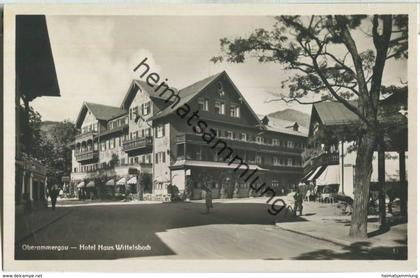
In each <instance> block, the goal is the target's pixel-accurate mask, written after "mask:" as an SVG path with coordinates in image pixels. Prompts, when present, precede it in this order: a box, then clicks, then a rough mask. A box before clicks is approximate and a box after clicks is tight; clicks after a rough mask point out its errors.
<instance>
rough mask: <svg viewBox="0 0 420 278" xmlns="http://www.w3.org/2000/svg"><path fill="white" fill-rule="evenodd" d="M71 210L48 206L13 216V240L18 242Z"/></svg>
mask: <svg viewBox="0 0 420 278" xmlns="http://www.w3.org/2000/svg"><path fill="white" fill-rule="evenodd" d="M70 212H71V209H70V208H56V209H55V210H52V209H51V207H50V206H49V207H48V209H47V208H41V209H37V210H34V211H32V212H30V213H25V214H18V215H16V217H15V242H19V241H21V240H23V239H25V238H27V237H29V236H31V235H33V234H35V233H36V232H38V231H39V230H42V229H43V228H45V227H47V226H48V225H49V224H51V223H54V222H56V221H58V220H60V219H61V218H62V217H64V216H66V215H67V214H69V213H70Z"/></svg>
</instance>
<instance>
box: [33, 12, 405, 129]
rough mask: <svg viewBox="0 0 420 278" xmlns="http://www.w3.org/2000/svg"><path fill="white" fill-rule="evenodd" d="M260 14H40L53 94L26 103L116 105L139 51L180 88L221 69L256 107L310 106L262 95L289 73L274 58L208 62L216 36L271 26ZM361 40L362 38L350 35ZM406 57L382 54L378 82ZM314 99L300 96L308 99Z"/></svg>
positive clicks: (54, 117)
mask: <svg viewBox="0 0 420 278" xmlns="http://www.w3.org/2000/svg"><path fill="white" fill-rule="evenodd" d="M273 23H274V19H273V18H272V17H265V16H47V26H48V32H49V36H50V41H51V47H52V52H53V56H54V62H55V66H56V71H57V77H58V83H59V87H60V92H61V97H41V98H37V99H35V100H34V101H33V103H32V105H33V107H34V108H35V110H37V111H38V112H39V113H40V114H41V116H42V120H44V121H45V120H50V121H62V120H71V121H75V120H76V118H77V115H78V113H79V111H80V108H81V106H82V103H83V102H84V101H86V102H94V103H101V104H106V105H112V106H120V104H121V102H122V100H123V98H124V95H125V93H126V92H127V90H128V87H129V85H130V83H131V80H132V79H133V78H139V76H138V74H137V73H136V72H133V69H134V68H135V66H136V65H138V64H139V63H140V62H141V61H142V60H143V59H144V58H147V59H148V60H147V62H148V64H149V65H150V71H151V72H157V73H158V74H159V75H160V76H161V77H162V78H167V79H168V81H167V83H168V84H169V85H170V86H172V87H175V88H178V89H181V88H183V87H185V86H188V85H189V84H192V83H194V82H196V81H199V80H201V79H203V78H206V77H208V76H210V75H213V74H216V73H218V72H221V71H223V70H225V71H226V72H227V73H228V75H229V76H230V77H231V79H232V80H233V82H234V83H235V84H236V86H237V87H238V89H239V90H240V91H241V93H242V94H243V95H244V97H245V99H246V100H247V101H248V103H249V104H250V105H251V107H252V108H253V109H254V111H255V112H256V113H257V114H262V115H263V114H268V113H271V112H275V111H279V110H283V109H286V108H292V109H296V110H299V111H302V112H306V113H310V110H311V106H309V105H299V104H296V103H293V104H285V103H283V102H270V103H266V101H267V100H269V99H271V98H273V95H272V92H275V93H287V91H285V90H287V89H286V88H283V89H282V88H281V82H282V81H283V80H285V79H286V78H287V77H288V76H290V71H285V70H284V69H283V68H282V66H281V65H280V64H274V63H270V64H260V63H258V62H257V61H256V60H255V59H248V60H246V62H245V63H242V64H230V63H219V64H213V63H212V62H210V61H209V59H210V58H211V57H213V56H216V55H219V54H220V38H223V37H228V38H235V37H239V36H247V35H249V34H250V33H251V32H252V31H253V30H254V29H255V28H271V27H272V25H273ZM355 40H356V42H357V43H358V44H361V45H362V46H365V45H368V44H369V42H370V39H369V38H367V37H366V35H364V34H363V33H361V32H359V33H357V34H355ZM406 67H407V64H406V63H405V62H401V61H398V62H396V61H392V60H389V61H388V62H387V64H386V69H385V74H384V83H385V84H399V83H400V80H403V81H404V80H406V75H407V69H406ZM313 99H314V98H309V99H306V100H305V101H311V100H313Z"/></svg>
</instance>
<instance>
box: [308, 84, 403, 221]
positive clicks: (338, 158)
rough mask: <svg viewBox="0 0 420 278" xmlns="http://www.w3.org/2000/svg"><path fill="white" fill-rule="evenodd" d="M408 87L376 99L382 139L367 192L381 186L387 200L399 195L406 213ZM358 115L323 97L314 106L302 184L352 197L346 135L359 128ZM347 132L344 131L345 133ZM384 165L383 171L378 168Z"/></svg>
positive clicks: (351, 155)
mask: <svg viewBox="0 0 420 278" xmlns="http://www.w3.org/2000/svg"><path fill="white" fill-rule="evenodd" d="M406 108H407V90H396V92H395V93H393V94H391V95H388V96H386V97H384V98H383V99H382V100H381V101H380V109H379V115H378V119H379V122H380V124H381V126H382V128H383V130H384V136H383V142H382V144H381V145H380V144H379V143H380V141H378V145H377V148H376V151H375V152H374V155H373V161H372V175H371V185H370V186H371V190H372V191H377V190H378V188H379V187H378V186H383V187H384V189H385V192H386V194H387V196H388V198H389V200H390V201H393V200H394V199H395V198H400V200H401V204H402V211H403V213H406V212H404V211H406V200H407V197H406V194H407V178H406V160H407V153H406V152H407V147H408V126H407V123H408V121H407V113H406V112H407V110H406ZM358 123H359V120H358V117H357V116H356V115H355V114H354V113H353V112H351V111H350V110H348V109H347V108H346V107H345V106H344V105H343V104H342V103H340V102H334V101H327V102H321V103H316V104H314V105H313V108H312V113H311V121H310V127H309V134H308V147H307V148H306V149H305V152H304V153H303V160H304V172H305V175H304V177H303V178H302V180H301V182H302V183H306V184H311V185H314V186H316V190H317V191H318V192H321V193H322V192H326V193H327V192H334V193H338V194H339V195H344V196H347V197H350V198H353V182H354V173H355V165H356V154H357V151H356V148H355V144H354V141H353V140H351V139H345V138H349V137H351V136H349V134H351V133H352V132H354V130H356V129H357V125H358ZM346 134H347V135H346ZM381 168H382V169H381Z"/></svg>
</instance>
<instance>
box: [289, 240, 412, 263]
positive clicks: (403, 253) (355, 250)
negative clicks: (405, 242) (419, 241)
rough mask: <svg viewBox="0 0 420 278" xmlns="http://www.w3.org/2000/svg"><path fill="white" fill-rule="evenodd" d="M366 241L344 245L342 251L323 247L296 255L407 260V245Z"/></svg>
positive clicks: (339, 258)
mask: <svg viewBox="0 0 420 278" xmlns="http://www.w3.org/2000/svg"><path fill="white" fill-rule="evenodd" d="M370 246H371V243H370V242H366V241H360V242H355V243H353V244H351V245H350V246H345V247H342V250H340V251H338V252H337V251H333V250H330V249H321V250H317V251H313V252H308V253H304V254H302V255H299V256H297V257H295V258H294V259H296V260H406V259H407V246H397V247H373V248H372V247H370Z"/></svg>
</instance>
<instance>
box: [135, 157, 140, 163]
mask: <svg viewBox="0 0 420 278" xmlns="http://www.w3.org/2000/svg"><path fill="white" fill-rule="evenodd" d="M134 163H136V164H137V163H139V158H138V157H137V156H136V157H135V158H134Z"/></svg>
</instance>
